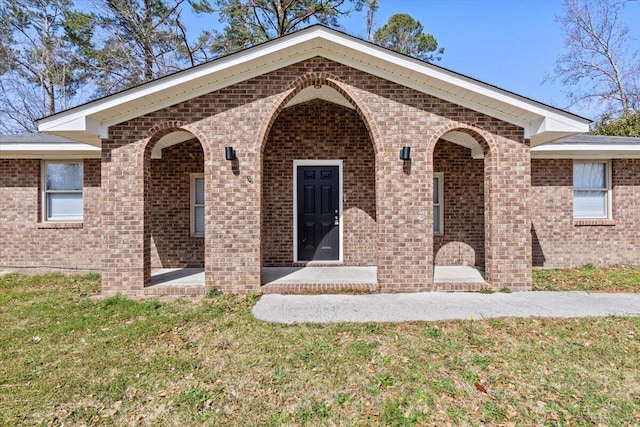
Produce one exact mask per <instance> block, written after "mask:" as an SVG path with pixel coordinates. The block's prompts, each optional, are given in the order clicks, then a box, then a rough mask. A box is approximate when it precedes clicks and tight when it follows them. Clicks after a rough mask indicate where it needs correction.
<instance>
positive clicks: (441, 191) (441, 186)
mask: <svg viewBox="0 0 640 427" xmlns="http://www.w3.org/2000/svg"><path fill="white" fill-rule="evenodd" d="M433 178H437V179H438V194H439V195H440V202H439V203H437V204H436V203H435V202H434V203H433V206H434V207H435V206H440V212H439V218H438V219H439V220H440V221H439V224H440V229H439V230H435V229H434V230H433V235H434V236H442V235H444V173H442V172H436V173H434V174H433ZM432 194H433V193H432ZM434 224H435V221H434Z"/></svg>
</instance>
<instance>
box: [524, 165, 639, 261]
mask: <svg viewBox="0 0 640 427" xmlns="http://www.w3.org/2000/svg"><path fill="white" fill-rule="evenodd" d="M611 167H612V169H611V172H612V173H611V178H612V190H613V191H612V203H613V205H612V207H613V209H612V214H613V215H612V216H613V217H612V221H591V222H589V221H575V220H574V219H573V160H570V159H544V160H543V159H536V160H532V161H531V171H532V175H531V201H532V203H531V206H532V208H531V216H532V226H531V234H532V241H533V265H534V266H539V267H559V268H568V267H577V266H581V265H584V264H587V263H591V264H595V265H613V264H631V265H638V263H639V262H640V261H639V258H638V254H639V253H640V233H639V232H638V230H639V229H640V210H639V209H638V195H639V194H640V160H637V159H614V160H612V161H611ZM589 223H591V224H606V225H581V224H589Z"/></svg>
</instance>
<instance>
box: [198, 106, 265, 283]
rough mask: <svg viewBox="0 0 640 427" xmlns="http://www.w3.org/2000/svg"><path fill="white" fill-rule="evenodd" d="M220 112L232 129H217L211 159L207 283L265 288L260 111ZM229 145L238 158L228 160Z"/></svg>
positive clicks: (208, 166) (207, 165) (207, 168)
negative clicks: (258, 136)
mask: <svg viewBox="0 0 640 427" xmlns="http://www.w3.org/2000/svg"><path fill="white" fill-rule="evenodd" d="M220 116H221V117H216V118H215V119H216V120H220V121H221V123H222V124H220V125H219V128H221V129H222V128H223V126H226V127H227V128H231V129H230V130H229V132H228V133H225V132H221V131H219V132H217V133H215V134H213V133H212V134H211V136H210V152H211V156H210V158H209V159H207V160H206V161H205V173H206V174H207V179H206V187H207V188H206V192H207V193H206V203H207V207H206V212H207V213H206V217H205V230H206V236H205V238H206V245H205V246H206V254H205V256H206V259H205V266H206V267H205V268H206V278H205V280H206V286H207V287H210V288H211V287H213V288H216V289H219V290H221V291H224V292H233V293H236V294H246V293H249V292H260V282H261V277H260V272H261V268H262V266H261V255H260V239H261V232H260V227H261V209H260V207H261V203H262V179H261V174H262V172H261V168H262V160H261V156H260V149H259V148H256V146H258V147H259V145H258V144H257V143H256V142H255V124H254V123H253V121H256V119H255V117H256V116H257V114H253V115H247V116H246V117H245V116H242V117H238V118H233V119H230V118H228V117H225V116H224V115H220ZM243 120H245V121H246V123H245V124H244V125H243V124H242V121H243ZM252 120H253V121H252ZM249 122H250V123H249ZM216 123H217V122H216ZM230 141H231V142H230ZM225 146H233V148H234V149H235V150H236V155H237V160H233V161H229V160H225V153H224V147H225Z"/></svg>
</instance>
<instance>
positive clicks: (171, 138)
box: [151, 130, 195, 159]
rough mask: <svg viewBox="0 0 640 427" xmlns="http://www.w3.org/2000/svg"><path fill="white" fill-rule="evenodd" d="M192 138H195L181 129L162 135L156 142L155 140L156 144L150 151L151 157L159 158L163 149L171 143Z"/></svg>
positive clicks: (174, 143) (178, 142)
mask: <svg viewBox="0 0 640 427" xmlns="http://www.w3.org/2000/svg"><path fill="white" fill-rule="evenodd" d="M193 138H195V136H193V135H192V134H191V133H189V132H185V131H183V130H181V131H176V132H171V133H169V134H167V135H165V136H163V137H162V138H160V140H159V141H158V142H156V145H155V146H154V147H153V151H152V152H151V158H152V159H161V158H162V150H163V149H165V148H167V147H171V146H172V145H176V144H180V143H181V142H185V141H188V140H190V139H193Z"/></svg>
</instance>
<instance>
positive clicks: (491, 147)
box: [427, 122, 498, 156]
mask: <svg viewBox="0 0 640 427" xmlns="http://www.w3.org/2000/svg"><path fill="white" fill-rule="evenodd" d="M451 131H458V132H463V133H466V134H467V135H469V136H471V137H472V138H473V139H475V140H476V141H477V142H478V144H480V147H482V151H483V152H484V155H485V156H495V155H497V154H498V150H497V148H498V147H497V144H496V142H495V140H494V139H493V136H491V134H490V133H489V132H487V131H486V130H484V129H482V128H479V127H477V126H472V125H469V124H466V123H460V122H451V123H448V124H446V125H444V126H442V127H440V128H439V129H437V130H436V131H435V132H434V133H433V135H432V136H431V138H429V141H428V142H427V152H428V153H429V156H433V150H434V149H435V147H436V144H437V143H438V141H439V140H440V139H441V138H442V136H443V135H444V134H446V133H447V132H451Z"/></svg>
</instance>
